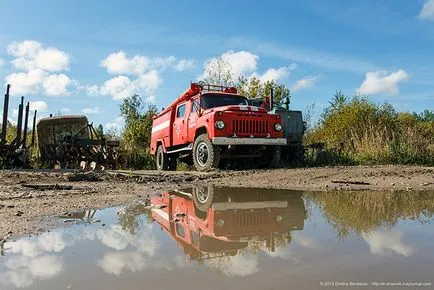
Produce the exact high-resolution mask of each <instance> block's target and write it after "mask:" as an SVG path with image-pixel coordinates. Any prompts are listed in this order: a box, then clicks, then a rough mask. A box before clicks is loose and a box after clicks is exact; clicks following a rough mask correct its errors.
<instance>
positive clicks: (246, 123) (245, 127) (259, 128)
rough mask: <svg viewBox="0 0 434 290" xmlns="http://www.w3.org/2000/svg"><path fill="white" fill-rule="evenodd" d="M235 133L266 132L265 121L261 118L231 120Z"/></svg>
mask: <svg viewBox="0 0 434 290" xmlns="http://www.w3.org/2000/svg"><path fill="white" fill-rule="evenodd" d="M232 129H233V131H234V132H233V133H235V134H267V131H268V126H267V121H263V120H232Z"/></svg>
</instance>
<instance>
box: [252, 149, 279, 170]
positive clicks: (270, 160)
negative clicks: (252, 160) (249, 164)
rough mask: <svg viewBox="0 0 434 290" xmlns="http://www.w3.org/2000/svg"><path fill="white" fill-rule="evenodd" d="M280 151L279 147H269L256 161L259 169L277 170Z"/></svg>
mask: <svg viewBox="0 0 434 290" xmlns="http://www.w3.org/2000/svg"><path fill="white" fill-rule="evenodd" d="M281 153H282V149H281V147H280V146H269V147H268V148H267V149H266V150H265V151H264V153H263V154H262V156H261V157H260V158H259V159H258V160H257V164H258V166H259V168H277V167H279V166H280V157H281Z"/></svg>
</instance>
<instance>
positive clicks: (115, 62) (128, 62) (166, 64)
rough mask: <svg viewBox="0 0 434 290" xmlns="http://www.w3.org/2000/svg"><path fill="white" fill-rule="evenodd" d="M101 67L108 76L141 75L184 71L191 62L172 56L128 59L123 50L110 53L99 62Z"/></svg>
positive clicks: (191, 65) (140, 56)
mask: <svg viewBox="0 0 434 290" xmlns="http://www.w3.org/2000/svg"><path fill="white" fill-rule="evenodd" d="M101 66H102V67H104V68H106V70H107V72H108V73H110V74H120V75H122V74H123V75H141V74H143V73H144V72H146V71H152V70H165V69H167V68H173V69H174V70H175V71H184V70H187V69H189V68H191V67H193V61H192V60H188V59H180V60H179V61H178V60H177V58H176V57H174V56H168V57H166V58H162V57H157V58H149V57H147V56H143V55H135V56H134V57H128V56H127V55H126V54H125V52H124V51H123V50H121V51H119V52H114V53H111V54H110V55H109V56H107V57H106V58H105V59H104V60H102V61H101Z"/></svg>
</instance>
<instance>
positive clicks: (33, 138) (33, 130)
mask: <svg viewBox="0 0 434 290" xmlns="http://www.w3.org/2000/svg"><path fill="white" fill-rule="evenodd" d="M37 112H38V111H37V110H35V114H34V115H33V128H32V143H31V144H30V147H32V146H33V145H35V134H36V114H37Z"/></svg>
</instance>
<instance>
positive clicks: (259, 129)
mask: <svg viewBox="0 0 434 290" xmlns="http://www.w3.org/2000/svg"><path fill="white" fill-rule="evenodd" d="M286 142H287V141H286V139H285V138H282V122H281V117H280V115H276V114H269V113H268V112H267V110H266V109H264V108H259V107H255V106H250V105H249V104H248V101H247V98H245V97H244V96H241V95H239V94H237V89H236V88H234V87H222V86H214V85H207V84H204V83H192V84H191V85H190V88H189V89H188V90H187V91H186V92H184V93H183V94H182V95H181V96H179V97H178V98H177V99H176V100H175V101H173V102H172V103H171V104H170V105H169V107H167V108H166V109H165V110H163V111H162V112H161V113H160V114H158V115H157V116H155V117H154V120H153V123H152V136H151V145H150V147H151V148H150V152H151V155H153V156H154V157H155V161H156V166H157V169H158V170H176V165H177V160H178V159H180V158H182V159H184V160H191V159H192V162H191V163H192V164H194V166H195V168H196V169H197V170H198V171H208V170H211V169H214V168H217V167H218V166H219V164H220V161H221V160H222V159H229V158H230V159H232V158H250V159H252V158H255V162H256V163H257V164H258V165H260V166H262V167H274V166H277V165H278V164H279V160H280V146H281V145H285V144H286Z"/></svg>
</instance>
